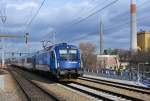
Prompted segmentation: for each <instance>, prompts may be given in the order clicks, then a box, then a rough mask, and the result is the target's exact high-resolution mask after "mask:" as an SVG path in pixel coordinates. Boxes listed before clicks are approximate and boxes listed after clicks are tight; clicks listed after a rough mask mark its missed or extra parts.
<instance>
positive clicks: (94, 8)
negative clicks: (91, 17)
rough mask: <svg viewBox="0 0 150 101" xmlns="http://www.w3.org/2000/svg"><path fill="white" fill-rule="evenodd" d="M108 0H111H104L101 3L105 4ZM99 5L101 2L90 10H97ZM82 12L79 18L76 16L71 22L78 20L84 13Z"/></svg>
mask: <svg viewBox="0 0 150 101" xmlns="http://www.w3.org/2000/svg"><path fill="white" fill-rule="evenodd" d="M107 1H109V0H105V1H104V2H102V3H101V5H103V4H104V3H105V2H107ZM98 6H99V4H98V5H96V6H94V7H93V8H92V9H91V10H90V12H91V11H94V10H96V8H97V7H98ZM81 12H83V10H82V11H81ZM81 12H80V15H79V16H78V17H77V18H75V19H74V20H72V21H71V22H75V21H76V20H78V19H81V15H83V14H81ZM86 13H87V12H86Z"/></svg>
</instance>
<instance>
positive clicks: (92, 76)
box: [83, 74, 146, 87]
mask: <svg viewBox="0 0 150 101" xmlns="http://www.w3.org/2000/svg"><path fill="white" fill-rule="evenodd" d="M83 76H84V77H89V78H95V79H99V80H106V81H112V82H116V83H117V82H118V83H123V84H128V85H134V86H140V87H146V86H145V85H143V84H142V83H138V82H136V81H128V80H119V79H112V78H106V77H101V76H96V75H87V74H84V75H83Z"/></svg>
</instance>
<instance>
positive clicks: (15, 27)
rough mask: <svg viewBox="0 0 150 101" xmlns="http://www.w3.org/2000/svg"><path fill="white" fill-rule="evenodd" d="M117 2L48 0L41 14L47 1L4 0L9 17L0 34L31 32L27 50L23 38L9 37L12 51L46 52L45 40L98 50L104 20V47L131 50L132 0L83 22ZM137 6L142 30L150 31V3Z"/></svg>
mask: <svg viewBox="0 0 150 101" xmlns="http://www.w3.org/2000/svg"><path fill="white" fill-rule="evenodd" d="M113 1H115V0H45V2H44V4H43V6H42V7H41V9H40V10H39V12H38V13H37V11H38V9H39V7H40V5H41V3H42V2H43V0H0V12H1V13H0V14H1V15H3V16H6V17H7V19H6V21H5V22H2V21H1V19H0V21H1V22H0V32H1V33H3V34H11V35H18V36H24V34H25V33H29V44H28V47H25V44H24V39H23V38H20V39H19V38H15V39H8V38H7V39H5V48H6V49H7V51H8V52H12V51H24V52H26V51H28V52H30V51H37V50H40V49H42V44H41V41H42V40H50V41H51V42H53V43H54V40H55V43H62V42H67V43H69V44H74V45H77V46H78V45H79V43H80V42H91V43H93V44H94V45H95V46H96V48H97V50H98V49H99V32H100V20H102V22H103V33H104V48H105V49H107V48H123V49H129V47H130V0H119V1H118V2H116V3H115V4H113V5H111V6H109V7H107V8H105V9H104V10H102V11H100V12H99V13H96V14H95V15H93V16H91V17H89V18H87V19H86V20H84V21H81V20H82V19H84V18H86V17H87V16H89V15H90V14H92V13H93V12H95V11H97V10H99V9H101V8H103V7H105V6H106V5H108V4H110V3H111V2H113ZM137 6H138V8H137V28H138V31H140V30H141V29H142V30H147V31H149V30H150V27H149V26H150V23H149V21H150V15H149V14H150V13H149V11H150V1H149V0H137ZM36 13H37V16H35V14H36ZM34 16H35V18H34V19H33V20H32V22H31V23H30V24H29V22H30V21H31V19H32V18H33V17H34ZM79 22H80V23H79ZM54 37H55V38H54ZM1 46H2V45H1Z"/></svg>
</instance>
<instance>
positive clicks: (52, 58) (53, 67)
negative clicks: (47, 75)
mask: <svg viewBox="0 0 150 101" xmlns="http://www.w3.org/2000/svg"><path fill="white" fill-rule="evenodd" d="M55 58H56V57H55V53H54V51H51V53H50V68H51V70H52V72H55V71H56V60H55Z"/></svg>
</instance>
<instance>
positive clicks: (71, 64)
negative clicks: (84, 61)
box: [60, 61, 80, 70]
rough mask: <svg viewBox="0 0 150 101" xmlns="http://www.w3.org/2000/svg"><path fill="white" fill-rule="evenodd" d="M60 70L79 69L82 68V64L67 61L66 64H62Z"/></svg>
mask: <svg viewBox="0 0 150 101" xmlns="http://www.w3.org/2000/svg"><path fill="white" fill-rule="evenodd" d="M60 66H61V67H60V68H61V69H62V70H65V69H77V68H80V63H78V62H72V61H65V62H60Z"/></svg>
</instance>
